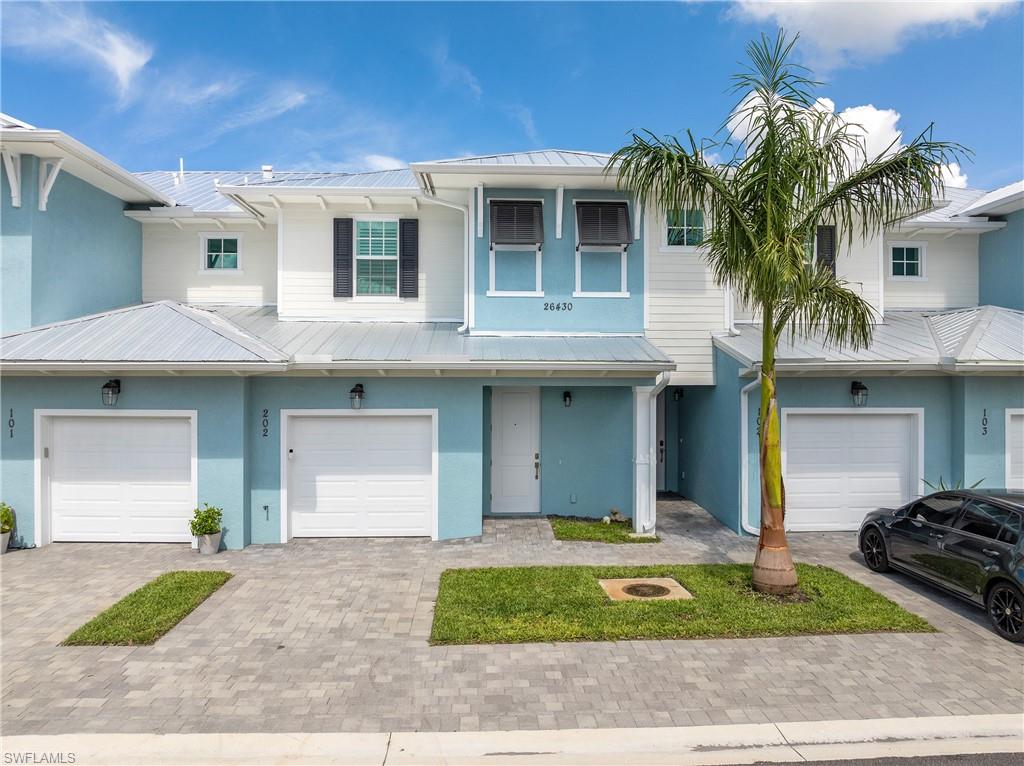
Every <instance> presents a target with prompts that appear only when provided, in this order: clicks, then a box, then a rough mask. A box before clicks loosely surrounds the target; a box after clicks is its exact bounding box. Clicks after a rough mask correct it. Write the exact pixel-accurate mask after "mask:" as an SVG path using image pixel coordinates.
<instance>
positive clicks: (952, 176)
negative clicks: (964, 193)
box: [942, 162, 967, 189]
mask: <svg viewBox="0 0 1024 766" xmlns="http://www.w3.org/2000/svg"><path fill="white" fill-rule="evenodd" d="M942 183H944V184H945V185H946V186H948V187H950V188H952V189H966V188H967V174H966V173H963V172H961V171H960V163H959V162H951V163H949V164H948V165H943V166H942Z"/></svg>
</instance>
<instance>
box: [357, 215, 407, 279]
mask: <svg viewBox="0 0 1024 766" xmlns="http://www.w3.org/2000/svg"><path fill="white" fill-rule="evenodd" d="M355 239H356V243H355V260H356V295H357V296H363V295H367V296H382V295H383V296H397V295H398V219H397V218H395V219H391V220H357V221H356V222H355Z"/></svg>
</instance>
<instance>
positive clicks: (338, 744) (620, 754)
mask: <svg viewBox="0 0 1024 766" xmlns="http://www.w3.org/2000/svg"><path fill="white" fill-rule="evenodd" d="M0 747H2V751H3V763H4V764H17V763H23V764H41V763H60V764H68V763H74V764H75V765H76V766H100V765H101V764H102V765H104V766H128V765H129V764H131V765H132V766H164V765H165V764H166V765H167V766H170V765H172V764H173V765H174V766H200V765H201V764H202V765H203V766H206V765H210V766H213V765H217V766H221V765H225V766H226V765H228V764H253V765H256V766H258V765H260V764H268V765H269V764H289V765H290V766H306V765H307V764H336V765H338V766H370V765H371V764H372V765H373V766H420V765H423V766H438V764H445V766H470V765H473V766H476V765H477V764H481V763H486V764H488V766H490V764H494V765H495V766H506V765H508V764H527V765H529V766H534V765H536V766H539V765H541V764H543V765H544V766H547V765H548V764H557V765H558V766H562V765H563V764H575V765H577V766H582V765H584V764H586V766H605V765H607V766H630V765H635V766H641V765H643V766H647V765H648V764H650V765H652V766H654V765H661V764H672V765H673V766H704V765H705V764H747V763H756V762H768V763H772V762H774V763H779V762H787V761H800V760H839V759H852V758H880V757H911V756H925V755H951V754H969V753H1009V752H1012V753H1024V715H983V716H982V715H979V716H936V717H931V718H880V719H867V720H855V721H808V722H797V723H778V724H771V723H765V724H736V725H729V726H688V727H656V728H630V729H565V730H548V731H514V732H501V731H495V732H446V733H433V732H393V733H391V734H344V733H338V734H61V735H55V736H35V735H27V736H14V737H5V738H3V741H2V745H0ZM62 759H63V760H62Z"/></svg>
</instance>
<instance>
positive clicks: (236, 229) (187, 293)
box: [142, 221, 277, 306]
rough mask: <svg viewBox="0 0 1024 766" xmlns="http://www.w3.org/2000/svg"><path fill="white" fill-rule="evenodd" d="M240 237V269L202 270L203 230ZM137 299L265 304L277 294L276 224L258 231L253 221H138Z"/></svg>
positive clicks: (243, 304)
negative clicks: (204, 223) (203, 223)
mask: <svg viewBox="0 0 1024 766" xmlns="http://www.w3.org/2000/svg"><path fill="white" fill-rule="evenodd" d="M214 231H216V233H217V234H220V235H223V236H231V234H233V233H238V234H239V237H240V239H241V243H240V245H239V251H240V252H239V255H240V261H241V269H240V272H241V273H235V272H230V271H225V272H217V271H213V270H211V271H203V270H202V266H203V258H204V254H203V250H202V248H203V239H202V237H203V234H211V235H212V234H213V233H214ZM142 300H144V301H147V302H151V301H159V300H172V301H183V302H185V303H197V304H203V303H220V304H232V305H237V306H266V305H272V304H273V303H275V301H276V300H277V229H276V227H274V226H267V228H266V230H265V231H261V230H260V229H258V228H257V227H256V226H254V225H251V224H250V225H246V224H225V226H224V231H219V230H215V229H214V227H212V226H210V227H205V226H199V225H197V224H186V228H185V229H178V228H177V227H175V226H173V225H172V224H170V223H166V222H163V221H161V222H158V223H146V224H143V226H142Z"/></svg>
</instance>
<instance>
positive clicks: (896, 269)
mask: <svg viewBox="0 0 1024 766" xmlns="http://www.w3.org/2000/svg"><path fill="white" fill-rule="evenodd" d="M925 250H926V247H925V243H924V242H890V243H889V279H924V278H925V255H926V253H925Z"/></svg>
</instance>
